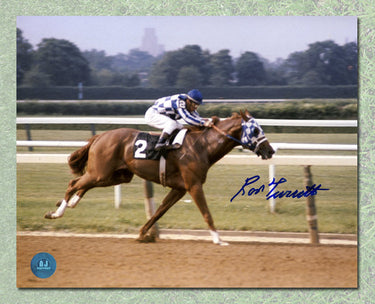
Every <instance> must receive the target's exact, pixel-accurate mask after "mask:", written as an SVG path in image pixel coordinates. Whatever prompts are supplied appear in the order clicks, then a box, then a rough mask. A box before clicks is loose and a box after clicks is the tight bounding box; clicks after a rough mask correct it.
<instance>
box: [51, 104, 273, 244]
mask: <svg viewBox="0 0 375 304" xmlns="http://www.w3.org/2000/svg"><path fill="white" fill-rule="evenodd" d="M212 121H213V122H214V125H213V127H212V128H192V129H190V130H189V132H187V134H186V136H185V139H184V142H183V144H182V146H181V147H180V148H179V149H175V150H170V151H168V155H167V158H166V177H165V186H168V187H170V188H171V190H170V192H169V193H168V194H167V196H166V197H165V198H164V200H163V202H162V204H161V205H160V206H159V208H158V209H157V210H156V212H155V214H154V215H153V216H152V217H151V218H150V219H149V220H148V221H147V222H146V223H145V224H144V226H143V227H142V228H141V229H140V233H139V237H138V240H139V241H141V242H142V241H144V242H146V241H155V240H154V239H153V238H154V237H151V239H150V236H149V235H147V231H148V230H149V229H150V228H151V227H152V225H153V224H155V223H156V221H157V220H158V219H159V218H160V217H162V216H163V215H164V214H165V213H166V212H167V211H168V209H169V208H171V207H172V206H173V205H174V204H175V203H176V202H177V201H178V200H180V199H181V198H182V197H183V196H184V195H185V193H186V192H188V193H189V194H190V195H191V197H192V198H193V200H194V201H195V204H196V205H197V207H198V208H199V210H200V212H201V213H202V215H203V218H204V220H205V222H206V223H207V225H208V227H209V229H210V233H211V235H212V238H213V242H214V243H215V244H220V245H227V243H225V242H223V241H221V239H220V237H219V234H218V232H217V231H216V228H215V226H214V221H213V219H212V216H211V214H210V211H209V209H208V207H207V202H206V198H205V195H204V192H203V188H202V186H203V184H204V182H205V180H206V176H207V172H208V169H209V168H210V167H211V166H212V165H213V164H214V163H216V162H217V161H218V160H219V159H221V158H222V157H224V156H225V155H226V154H227V153H229V152H230V151H231V150H232V149H233V148H234V147H235V146H237V145H239V144H241V145H243V147H244V148H247V149H250V150H251V151H253V152H254V153H256V154H257V155H258V156H261V157H262V159H269V158H272V155H273V154H274V153H275V152H274V150H273V148H272V147H271V145H270V144H269V142H268V140H267V138H266V137H265V135H264V133H263V130H262V128H261V127H260V126H259V124H258V123H257V122H256V121H255V119H254V118H253V117H251V115H250V113H249V112H248V111H247V110H246V111H245V112H242V111H241V112H240V114H238V113H234V114H233V115H232V116H231V117H230V118H226V119H222V120H220V119H219V118H218V117H213V118H212ZM139 133H140V131H138V130H135V129H130V128H121V129H115V130H110V131H106V132H104V133H102V134H100V135H95V136H93V137H92V138H91V139H90V140H89V142H88V143H87V145H85V146H83V147H82V148H80V149H78V150H77V151H75V152H73V153H72V154H71V156H70V158H69V161H68V163H69V166H70V168H71V169H72V173H74V174H78V177H76V178H74V179H72V180H71V181H70V182H69V185H68V188H67V190H66V193H65V197H64V199H63V200H61V201H59V202H58V203H57V206H58V209H57V210H56V211H55V212H48V213H46V215H45V218H48V219H55V218H59V217H62V216H63V214H64V211H65V209H66V207H70V208H74V207H75V206H76V205H77V204H78V202H79V201H80V200H81V199H82V197H83V195H84V194H85V193H86V192H87V191H88V190H90V189H91V188H94V187H106V186H113V185H118V184H121V183H129V182H130V181H131V180H132V178H133V176H134V174H136V175H138V176H139V177H141V178H143V179H145V180H148V181H152V182H155V183H161V180H160V175H159V162H160V161H159V160H145V159H136V158H135V157H134V152H135V149H137V146H135V140H136V138H137V135H138V134H139Z"/></svg>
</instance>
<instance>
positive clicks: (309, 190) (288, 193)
mask: <svg viewBox="0 0 375 304" xmlns="http://www.w3.org/2000/svg"><path fill="white" fill-rule="evenodd" d="M259 179H260V176H259V175H254V176H253V177H248V178H246V180H245V183H244V184H243V185H242V187H241V189H240V190H238V192H237V193H236V194H235V195H233V197H232V198H231V199H230V201H231V202H232V201H233V200H234V199H235V198H236V197H237V196H238V195H241V196H244V195H246V194H247V196H252V195H257V194H259V193H260V192H264V190H265V185H261V186H260V187H258V188H254V187H251V188H250V187H249V188H247V189H245V188H246V187H248V186H250V185H252V184H254V183H255V182H257V181H258V180H259ZM286 182H287V180H286V178H284V177H282V178H280V179H279V180H278V181H276V179H275V178H273V180H272V182H270V183H269V184H268V186H269V187H270V188H269V191H268V193H267V195H266V199H267V200H269V199H270V198H282V197H291V198H301V197H308V196H313V195H317V194H318V191H326V190H329V189H324V188H321V187H322V185H321V184H319V185H318V186H317V185H316V184H314V185H312V186H311V187H307V186H306V190H295V191H292V190H284V191H276V188H277V186H279V185H280V184H283V183H286Z"/></svg>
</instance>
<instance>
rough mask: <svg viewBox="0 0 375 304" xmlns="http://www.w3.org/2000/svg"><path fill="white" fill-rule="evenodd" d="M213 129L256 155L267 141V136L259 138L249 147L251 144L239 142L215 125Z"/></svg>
mask: <svg viewBox="0 0 375 304" xmlns="http://www.w3.org/2000/svg"><path fill="white" fill-rule="evenodd" d="M212 128H214V129H215V130H216V131H217V132H219V133H220V134H221V135H224V136H226V137H228V138H229V139H231V140H233V141H235V142H236V143H238V144H240V145H241V146H243V147H244V148H248V149H249V150H251V151H253V152H254V153H257V152H258V150H259V145H260V144H261V143H263V142H265V141H266V140H267V138H266V137H265V136H262V137H260V138H257V139H256V142H255V143H252V144H251V145H249V144H245V143H243V142H242V141H240V140H238V139H237V138H235V137H233V136H231V135H229V134H228V133H226V132H224V131H223V130H221V129H219V128H218V127H216V126H215V125H213V126H212Z"/></svg>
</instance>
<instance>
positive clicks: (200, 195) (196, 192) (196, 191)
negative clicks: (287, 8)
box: [189, 184, 229, 246]
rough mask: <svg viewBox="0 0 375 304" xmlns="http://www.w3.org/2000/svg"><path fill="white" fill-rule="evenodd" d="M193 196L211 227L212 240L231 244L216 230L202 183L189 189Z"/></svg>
mask: <svg viewBox="0 0 375 304" xmlns="http://www.w3.org/2000/svg"><path fill="white" fill-rule="evenodd" d="M189 193H190V195H191V197H192V198H193V199H194V201H195V203H196V205H197V206H198V208H199V211H200V212H201V213H202V215H203V218H204V220H205V222H206V223H207V225H208V227H209V228H210V233H211V236H212V240H213V242H214V244H218V245H221V246H227V245H229V244H228V243H227V242H223V241H222V240H221V239H220V237H219V233H218V232H217V231H216V228H215V225H214V220H213V218H212V216H211V213H210V210H209V209H208V206H207V202H206V197H205V196H204V192H203V188H202V185H201V184H196V185H194V186H192V187H191V188H190V190H189Z"/></svg>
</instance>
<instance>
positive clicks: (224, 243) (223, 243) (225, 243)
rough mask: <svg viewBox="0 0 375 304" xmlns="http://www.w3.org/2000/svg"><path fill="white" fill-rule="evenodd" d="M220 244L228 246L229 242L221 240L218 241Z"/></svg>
mask: <svg viewBox="0 0 375 304" xmlns="http://www.w3.org/2000/svg"><path fill="white" fill-rule="evenodd" d="M219 245H220V246H229V243H227V242H223V241H221V242H220V243H219Z"/></svg>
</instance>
